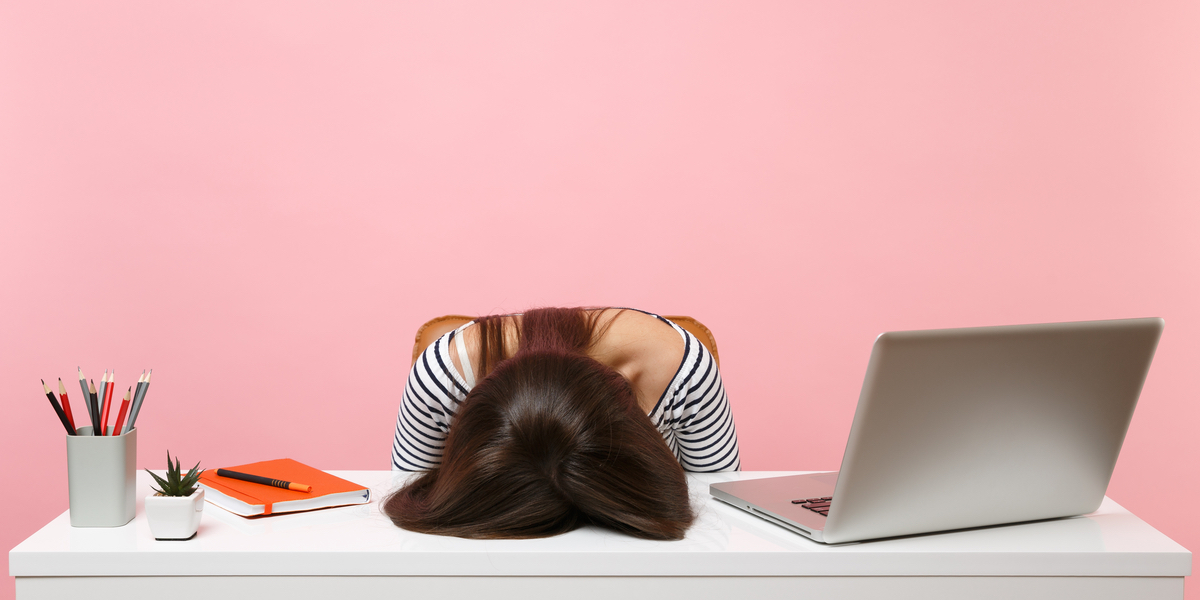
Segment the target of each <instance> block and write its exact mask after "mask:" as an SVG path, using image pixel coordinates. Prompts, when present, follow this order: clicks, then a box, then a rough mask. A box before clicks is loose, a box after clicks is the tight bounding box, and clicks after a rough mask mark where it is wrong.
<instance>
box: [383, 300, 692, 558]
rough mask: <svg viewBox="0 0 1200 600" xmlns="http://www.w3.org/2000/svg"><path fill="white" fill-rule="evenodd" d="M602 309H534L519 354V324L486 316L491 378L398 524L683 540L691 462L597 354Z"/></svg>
mask: <svg viewBox="0 0 1200 600" xmlns="http://www.w3.org/2000/svg"><path fill="white" fill-rule="evenodd" d="M599 312H600V311H593V312H591V313H590V314H589V313H588V311H585V310H583V309H578V308H575V309H566V308H546V309H537V310H531V311H528V312H526V313H525V314H524V315H523V317H522V320H521V324H520V326H519V339H520V345H519V349H518V350H517V351H516V352H515V353H514V354H513V355H512V356H511V357H509V356H505V352H504V344H503V341H504V336H505V335H506V331H505V329H506V327H507V326H509V325H512V324H513V322H512V320H511V319H503V318H500V317H485V318H483V319H480V321H479V325H481V326H482V329H481V331H480V333H481V339H482V342H481V347H482V349H483V352H481V356H480V360H479V361H478V362H479V371H480V372H481V373H487V375H486V376H485V377H484V378H483V379H482V380H481V381H480V382H479V384H478V385H476V386H475V388H474V389H473V390H471V392H470V393H469V394H468V395H467V398H466V400H465V401H464V402H463V404H462V406H461V407H460V408H459V410H458V414H457V416H456V418H455V421H454V423H453V425H452V427H451V428H450V433H449V435H448V437H447V438H446V446H445V450H444V452H443V458H442V464H441V466H439V467H437V468H435V469H433V470H431V471H427V472H425V473H423V474H421V475H419V476H418V477H417V478H416V479H414V480H412V481H411V482H409V483H408V485H406V486H404V487H403V488H401V489H400V490H398V491H397V492H395V493H394V494H392V495H391V496H389V497H388V498H387V499H386V500H385V501H384V503H383V511H384V512H385V513H386V514H387V515H388V516H389V517H391V519H392V522H394V523H395V524H396V525H397V526H399V527H402V528H404V529H409V530H412V531H419V532H423V533H435V534H440V535H453V536H458V537H466V538H533V537H546V536H551V535H557V534H560V533H564V532H567V531H570V530H572V529H575V528H576V527H579V526H581V525H585V524H592V525H599V526H602V527H608V528H611V529H616V530H618V531H622V532H625V533H628V534H631V535H635V536H638V537H644V538H650V539H664V540H673V539H681V538H682V537H683V535H684V533H685V532H686V531H687V528H688V527H689V526H690V525H691V523H692V521H693V520H694V515H693V513H692V510H691V506H690V504H689V502H688V489H687V479H686V477H685V475H684V473H683V468H682V467H681V466H680V465H679V463H678V462H677V461H676V460H675V457H674V455H672V454H671V451H670V449H669V448H667V445H666V442H664V441H663V438H662V435H661V434H660V433H659V432H658V431H657V429H655V427H654V425H653V424H652V423H651V422H650V419H649V417H647V416H646V415H645V414H644V413H642V411H641V409H640V407H639V405H638V402H637V398H636V395H635V393H634V390H633V388H632V386H630V384H629V382H628V381H627V380H626V379H625V378H624V377H622V376H621V375H620V374H619V373H617V372H616V371H615V370H613V369H611V368H610V367H608V366H605V365H604V364H601V363H600V362H598V361H596V360H594V359H592V358H590V357H588V356H587V354H586V351H587V349H588V348H590V347H591V345H592V343H593V341H594V339H595V338H596V337H598V336H597V335H596V333H597V331H596V330H597V317H598V314H599ZM609 324H611V321H609ZM601 333H603V332H602V331H601Z"/></svg>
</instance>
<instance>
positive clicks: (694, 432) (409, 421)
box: [392, 313, 741, 473]
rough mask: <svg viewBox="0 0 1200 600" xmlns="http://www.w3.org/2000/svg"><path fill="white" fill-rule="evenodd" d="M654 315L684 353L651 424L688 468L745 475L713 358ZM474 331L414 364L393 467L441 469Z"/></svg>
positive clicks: (443, 340) (464, 386) (448, 338)
mask: <svg viewBox="0 0 1200 600" xmlns="http://www.w3.org/2000/svg"><path fill="white" fill-rule="evenodd" d="M647 314H649V313H647ZM653 316H655V317H657V318H658V319H660V320H662V321H663V322H665V323H667V324H668V325H670V326H671V327H673V328H674V329H675V331H676V332H678V333H679V335H680V336H681V337H682V338H683V348H684V349H683V360H682V361H681V362H680V364H679V369H678V370H677V371H676V372H675V377H674V378H673V379H672V380H671V383H670V384H669V385H668V386H667V389H666V391H664V392H663V395H662V397H661V398H659V400H658V404H656V405H655V406H654V410H652V411H650V421H651V422H652V423H654V426H655V427H657V428H658V431H659V433H661V434H662V436H663V439H664V440H665V441H666V442H667V447H668V448H670V449H671V452H673V453H674V454H675V458H677V459H678V460H679V464H681V465H683V468H684V470H685V471H693V472H698V473H706V472H713V471H736V470H739V469H740V468H741V460H740V458H739V457H738V443H737V429H736V428H735V427H734V424H733V413H732V411H730V408H729V399H728V398H727V397H726V395H725V386H724V385H723V384H722V383H721V374H720V372H719V371H718V370H717V363H716V361H715V360H713V356H712V353H711V352H709V351H708V349H707V348H705V347H704V345H703V344H701V343H700V341H699V340H697V339H696V337H695V336H693V335H692V334H691V333H688V332H687V331H685V330H684V329H683V328H681V327H679V326H678V325H676V324H674V323H672V322H671V321H668V320H667V319H664V318H662V317H659V316H658V315H653ZM468 326H470V323H468V324H467V325H464V326H463V327H460V328H458V329H457V330H455V331H451V332H449V333H447V334H445V335H443V336H442V337H440V338H438V339H437V340H435V341H434V342H433V343H432V344H430V345H429V347H428V348H426V349H425V351H424V352H422V353H421V355H420V356H419V357H417V362H416V363H414V364H413V367H412V370H411V371H410V372H409V375H408V383H407V384H406V385H405V386H404V397H403V398H401V400H400V410H399V412H398V414H397V415H396V437H395V439H394V440H393V442H392V469H393V470H398V471H427V470H429V469H432V468H434V467H436V466H438V465H439V464H441V462H442V450H443V448H444V447H445V441H446V435H447V434H448V433H449V432H450V426H451V425H452V424H453V422H454V414H455V411H457V410H458V407H459V405H461V404H462V402H463V400H465V399H466V397H467V392H468V391H470V384H468V383H467V380H466V379H465V378H464V377H463V376H462V375H460V374H459V373H458V371H457V370H456V369H455V368H454V365H453V363H451V362H450V352H451V346H452V345H453V344H454V342H455V339H454V338H455V336H456V335H459V333H460V332H461V331H462V330H463V329H464V328H466V327H468Z"/></svg>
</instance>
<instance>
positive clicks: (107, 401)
mask: <svg viewBox="0 0 1200 600" xmlns="http://www.w3.org/2000/svg"><path fill="white" fill-rule="evenodd" d="M104 375H105V376H107V377H108V385H106V386H104V408H102V409H100V412H101V414H102V415H103V416H102V417H101V418H100V435H108V413H109V411H110V410H112V391H113V387H115V386H114V385H113V376H112V375H109V374H108V371H105V372H104ZM100 380H101V381H102V382H103V381H104V379H103V378H101V379H100Z"/></svg>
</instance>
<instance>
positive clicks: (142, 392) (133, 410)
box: [125, 369, 154, 429]
mask: <svg viewBox="0 0 1200 600" xmlns="http://www.w3.org/2000/svg"><path fill="white" fill-rule="evenodd" d="M153 373H154V369H150V372H149V373H147V374H146V380H145V381H141V378H140V377H139V378H138V389H137V392H136V393H134V395H133V406H131V407H129V411H130V412H129V423H127V424H126V425H125V429H133V425H134V422H136V421H137V418H138V414H139V413H141V412H142V401H144V400H145V399H146V390H148V389H150V375H152V374H153Z"/></svg>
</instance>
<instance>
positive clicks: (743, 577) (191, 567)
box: [9, 471, 1191, 600]
mask: <svg viewBox="0 0 1200 600" xmlns="http://www.w3.org/2000/svg"><path fill="white" fill-rule="evenodd" d="M336 473H337V474H338V475H340V476H341V477H344V478H346V479H349V480H351V481H355V482H358V483H361V484H363V485H367V486H370V487H371V488H372V491H373V492H372V493H373V497H372V502H371V504H369V505H365V506H352V507H343V508H335V509H328V510H324V511H316V512H310V513H300V514H291V515H275V516H271V517H268V518H263V519H256V520H249V519H243V518H242V517H238V516H236V515H233V514H231V513H227V512H224V511H222V510H221V509H219V508H217V507H215V506H213V505H211V504H210V505H207V506H206V507H205V510H204V518H203V521H202V523H201V525H200V531H199V533H198V534H197V536H196V537H195V538H193V539H192V540H189V541H183V542H159V541H155V540H154V538H153V537H152V536H151V535H150V530H149V527H148V526H147V524H146V520H145V513H144V511H143V510H142V506H141V502H140V501H139V503H138V509H137V517H136V518H135V519H134V520H133V522H131V523H130V524H128V525H126V526H124V527H118V528H110V529H76V528H72V527H71V526H70V521H69V515H68V514H67V513H63V514H62V515H60V516H59V517H58V518H56V519H54V520H53V521H51V522H50V524H48V525H46V526H45V527H43V528H42V529H41V530H40V531H38V532H37V533H35V534H33V535H32V536H30V537H29V539H27V540H25V541H24V542H22V543H21V544H20V545H18V546H17V547H16V548H14V549H13V550H12V551H11V552H10V553H9V572H10V574H11V575H14V576H15V577H16V578H17V597H18V598H19V599H21V600H28V599H32V598H66V597H78V598H82V597H87V598H89V600H99V599H101V598H114V599H117V598H119V599H121V600H129V599H132V598H143V597H144V598H150V597H154V598H172V599H177V598H178V599H191V598H196V599H200V598H203V599H204V600H212V599H214V598H219V599H221V600H225V599H227V598H238V597H259V598H261V597H283V595H284V594H287V595H289V596H291V597H296V598H333V597H346V596H349V595H351V594H357V595H358V597H367V598H374V597H399V594H401V593H403V594H405V596H407V597H414V598H421V597H426V598H430V597H437V598H455V597H468V596H472V597H487V598H522V599H527V598H531V597H533V598H539V597H552V596H563V594H570V597H571V598H598V599H599V598H603V599H604V600H612V599H613V598H620V599H621V600H629V599H632V598H654V599H655V600H661V599H662V598H666V597H675V596H680V595H683V594H688V595H691V596H693V597H721V596H722V595H723V596H724V597H727V598H737V597H745V596H747V595H749V594H770V595H771V596H764V597H774V596H779V595H786V596H787V597H799V596H800V595H801V594H823V595H825V597H830V598H877V597H887V598H900V599H904V598H922V599H925V598H965V597H970V598H996V599H1004V600H1011V599H1012V598H1065V597H1069V598H1089V599H1095V600H1098V599H1107V598H1138V599H1153V598H1173V599H1180V598H1182V597H1183V577H1184V576H1185V575H1188V574H1190V573H1191V553H1190V552H1188V551H1187V550H1185V549H1184V548H1183V547H1181V546H1180V545H1179V544H1176V543H1175V542H1173V541H1171V540H1170V539H1169V538H1167V537H1166V536H1164V535H1163V534H1161V533H1159V532H1158V531H1156V530H1155V529H1154V528H1153V527H1150V526H1149V525H1147V524H1146V523H1144V522H1143V521H1142V520H1141V519H1138V518H1137V517H1136V516H1134V515H1132V514H1130V513H1129V512H1128V511H1126V510H1125V509H1123V508H1121V507H1120V506H1118V505H1117V504H1116V503H1115V502H1113V501H1112V500H1109V499H1105V501H1104V504H1103V505H1102V506H1101V507H1100V510H1099V511H1097V512H1096V513H1093V514H1091V515H1087V516H1084V517H1076V518H1071V519H1060V520H1054V521H1043V522H1038V523H1028V524H1023V525H1013V526H1006V527H991V528H984V529H975V530H968V531H959V532H954V533H947V534H940V535H925V536H914V537H907V538H898V539H891V540H885V541H879V542H867V543H861V544H848V545H842V546H824V545H821V544H818V543H815V542H811V541H809V540H807V539H805V538H802V537H800V536H798V535H795V534H792V533H790V532H788V531H785V530H784V529H782V528H779V527H776V526H774V525H771V524H769V523H766V522H764V521H761V520H759V519H757V518H755V517H752V516H750V515H747V514H744V513H742V512H741V511H739V510H736V509H734V508H732V507H729V506H726V505H724V504H721V503H719V502H717V501H715V500H713V499H711V498H710V497H709V495H708V484H709V483H712V482H715V481H727V480H730V479H735V478H753V477H761V476H765V475H781V474H785V473H750V472H744V473H722V474H716V475H697V476H693V477H692V480H691V483H692V494H693V502H694V503H695V504H696V505H697V507H698V512H699V519H698V520H697V522H696V525H695V526H693V527H692V529H691V531H690V532H689V533H688V536H687V538H686V539H684V540H682V541H678V542H652V541H646V540H639V539H635V538H631V537H628V536H624V535H621V534H617V533H612V532H608V531H603V530H599V529H592V528H587V529H581V530H577V531H574V532H571V533H568V534H566V535H561V536H558V537H554V538H548V539H540V540H487V541H479V540H463V539H458V538H448V537H440V536H431V535H423V534H417V533H412V532H408V531H404V530H401V529H398V528H396V527H395V526H393V525H392V523H391V522H390V521H389V520H388V519H387V518H386V517H385V516H383V515H381V514H380V513H379V510H378V500H379V499H380V498H382V496H383V494H384V493H386V492H387V491H388V490H389V489H391V488H392V487H393V485H394V484H395V482H396V481H399V480H394V479H393V475H392V474H391V473H389V472H385V471H341V472H336ZM138 477H139V480H138V486H139V487H138V489H139V490H145V491H146V493H149V481H148V480H149V477H148V476H146V474H145V473H139V474H138Z"/></svg>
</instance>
